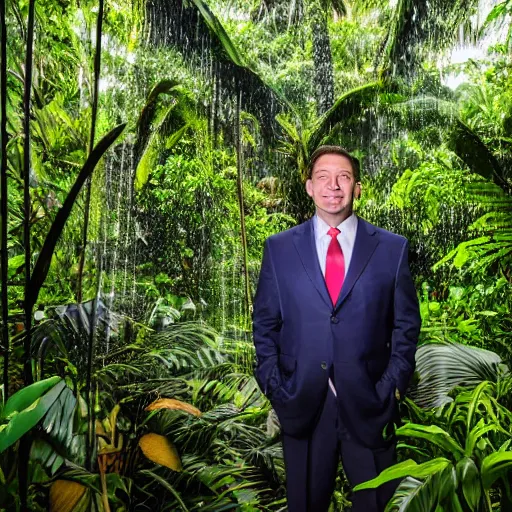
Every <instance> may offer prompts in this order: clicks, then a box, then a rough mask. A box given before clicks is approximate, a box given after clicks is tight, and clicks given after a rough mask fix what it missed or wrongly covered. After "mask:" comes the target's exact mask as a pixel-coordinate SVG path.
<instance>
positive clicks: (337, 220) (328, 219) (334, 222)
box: [316, 209, 353, 228]
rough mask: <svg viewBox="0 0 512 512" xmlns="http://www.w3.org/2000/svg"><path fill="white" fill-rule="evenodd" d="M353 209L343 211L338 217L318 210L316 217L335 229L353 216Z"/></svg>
mask: <svg viewBox="0 0 512 512" xmlns="http://www.w3.org/2000/svg"><path fill="white" fill-rule="evenodd" d="M352 213H353V212H352V209H350V210H347V211H343V212H341V213H339V214H337V215H331V214H329V213H326V212H324V211H321V210H318V209H317V210H316V215H317V216H318V217H320V218H321V219H322V220H323V221H324V222H325V223H326V224H328V225H329V226H331V227H333V228H335V227H336V226H339V225H340V224H341V223H342V222H343V221H345V220H347V219H348V218H349V217H350V216H351V215H352Z"/></svg>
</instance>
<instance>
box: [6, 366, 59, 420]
mask: <svg viewBox="0 0 512 512" xmlns="http://www.w3.org/2000/svg"><path fill="white" fill-rule="evenodd" d="M61 380H62V379H61V378H60V377H59V376H58V375H55V376H54V377H50V378H48V379H44V380H40V381H38V382H34V383H33V384H30V386H27V387H25V388H23V389H20V390H19V391H17V392H16V393H14V395H12V396H11V397H10V398H9V400H7V403H6V404H5V407H4V408H3V410H2V413H1V415H0V419H2V420H6V419H7V420H8V419H9V418H10V417H11V416H12V415H13V414H16V413H19V412H21V411H23V410H24V409H26V408H27V407H29V406H31V405H32V404H33V403H34V402H35V401H36V400H37V399H38V398H39V397H40V396H41V395H43V394H44V393H46V392H47V391H48V390H49V389H51V388H52V387H53V386H55V385H56V384H57V383H58V382H59V381H61Z"/></svg>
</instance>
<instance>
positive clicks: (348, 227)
mask: <svg viewBox="0 0 512 512" xmlns="http://www.w3.org/2000/svg"><path fill="white" fill-rule="evenodd" d="M331 227H334V226H329V224H327V223H326V222H325V221H324V220H322V219H321V218H320V217H319V216H318V215H315V216H314V217H313V229H314V231H315V243H316V253H317V255H318V263H320V268H321V269H322V274H323V276H324V277H325V262H326V259H327V249H328V248H329V244H330V243H331V240H332V237H331V235H329V234H328V231H329V229H330V228H331ZM336 227H337V228H338V229H339V230H340V232H339V233H338V236H337V237H336V238H337V239H338V242H339V244H340V246H341V250H342V251H343V258H344V260H345V276H346V275H347V271H348V267H349V265H350V260H351V259H352V252H353V251H354V242H355V241H356V233H357V217H356V216H355V214H354V213H353V214H352V215H351V216H350V217H347V218H346V219H345V220H344V221H343V222H342V223H341V224H338V225H337V226H336ZM329 387H330V388H331V391H332V393H333V394H334V396H336V397H337V396H338V395H337V393H336V389H335V387H334V384H333V382H332V380H331V379H330V378H329Z"/></svg>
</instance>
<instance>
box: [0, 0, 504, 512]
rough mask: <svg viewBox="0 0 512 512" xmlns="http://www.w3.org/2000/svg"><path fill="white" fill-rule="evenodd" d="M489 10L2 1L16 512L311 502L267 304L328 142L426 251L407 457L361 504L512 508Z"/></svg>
mask: <svg viewBox="0 0 512 512" xmlns="http://www.w3.org/2000/svg"><path fill="white" fill-rule="evenodd" d="M478 9H479V6H478V3H477V2H474V1H472V0H452V1H448V2H447V1H433V2H429V3H428V5H427V4H426V3H425V2H423V1H420V0H398V1H397V2H382V1H380V0H357V1H353V2H348V1H342V0H336V1H334V0H333V1H324V0H300V1H299V0H297V1H295V2H287V1H283V0H251V1H250V2H246V1H241V0H189V1H186V2H185V1H181V0H166V1H165V2H162V1H157V0H147V1H146V0H138V1H137V2H131V1H127V0H118V1H117V2H115V3H111V2H103V1H102V0H85V1H82V0H81V1H80V2H78V1H75V0H65V1H61V0H45V1H40V0H26V1H19V0H7V1H6V2H2V5H1V9H0V31H1V34H2V47H1V48H0V50H1V51H0V60H1V62H0V85H1V88H0V96H1V98H0V99H1V109H0V115H1V123H0V137H1V148H0V150H1V160H0V163H1V179H0V206H1V209H0V220H1V226H0V233H1V255H2V259H1V262H0V264H1V272H2V274H1V275H2V290H1V293H2V300H1V309H2V319H1V323H2V331H1V355H2V363H1V366H2V370H3V372H2V374H3V381H2V388H1V389H2V401H1V403H0V453H1V458H0V510H5V511H9V512H10V511H18V510H22V511H26V510H31V511H38V510H40V511H44V510H51V511H55V512H62V511H69V512H71V511H75V512H79V511H86V510H95V511H105V512H108V511H120V512H121V511H139V510H140V511H142V510H152V511H157V510H158V511H160V510H161V511H166V510H168V511H176V510H182V511H193V510H204V511H212V512H213V511H222V510H241V511H246V512H249V511H253V510H269V511H271V510H273V511H278V510H286V499H285V489H284V466H283V456H282V448H281V444H280V439H279V433H280V427H279V423H278V421H277V418H276V416H275V414H274V412H273V411H272V409H271V407H270V404H269V402H268V401H267V399H266V398H265V397H264V396H263V394H262V393H261V391H260V390H259V388H258V386H257V384H256V382H255V379H254V376H253V365H254V357H255V355H254V349H253V346H252V343H251V335H250V312H251V300H252V293H253V292H254V287H255V284H256V282H257V277H258V271H259V264H260V258H261V250H262V247H263V243H264V241H265V239H266V238H267V237H268V236H270V235H272V234H274V233H276V232H279V231H282V230H284V229H287V228H289V227H291V226H293V225H295V224H297V223H299V222H301V221H303V220H304V219H305V218H307V217H308V216H310V215H311V213H312V206H311V203H310V201H309V198H308V197H307V196H306V194H305V191H304V180H305V177H306V168H307V161H308V158H309V155H310V154H311V152H312V151H313V150H314V148H315V147H316V146H318V145H319V144H321V143H335V144H341V145H343V146H345V147H347V149H349V150H351V151H354V153H355V154H356V155H357V156H358V157H359V158H360V160H361V162H362V187H363V196H362V198H361V199H360V200H359V201H358V202H357V205H356V207H357V212H358V214H359V215H361V216H362V217H364V218H366V219H368V220H369V221H371V222H373V223H375V224H377V225H379V226H381V227H383V228H386V229H390V230H392V231H394V232H397V233H400V234H402V235H404V236H406V237H407V238H408V239H409V242H410V248H411V254H410V258H409V259H410V262H411V269H412V271H413V275H414V278H415V280H416V284H417V289H418V296H419V299H420V307H421V316H422V322H423V325H422V331H421V335H420V340H419V349H418V353H417V372H416V375H415V378H414V381H413V382H412V383H411V386H410V389H409V394H408V398H407V399H406V401H405V402H404V403H403V404H401V408H402V416H403V418H404V422H403V424H402V425H401V426H397V429H396V435H397V437H398V439H399V463H398V464H397V465H396V466H394V467H392V468H389V469H388V470H386V471H384V472H383V473H382V474H381V475H379V477H377V478H376V479H375V480H374V481H371V482H367V483H365V484H362V485H361V486H360V487H361V488H362V487H371V486H376V485H379V484H380V483H383V482H385V481H387V480H390V479H395V478H402V479H403V480H402V483H401V485H400V487H399V489H398V491H397V493H396V494H395V496H394V497H393V500H392V501H391V502H390V504H389V505H388V509H387V510H388V511H395V510H396V511H398V510H400V511H410V512H412V511H421V512H441V511H445V512H446V511H454V512H460V511H463V512H468V511H471V512H483V511H485V512H490V511H491V510H492V511H497V510H499V511H501V512H507V511H508V510H511V509H512V508H511V507H512V447H511V443H512V437H511V435H512V434H511V431H512V400H511V396H512V395H511V391H512V379H511V374H510V369H511V368H512V349H511V348H510V343H509V340H510V332H512V320H511V312H512V293H511V287H512V273H511V268H512V213H511V212H512V197H511V193H512V174H511V169H512V92H511V91H512V60H511V57H510V45H511V34H512V29H511V26H512V25H510V13H511V12H512V7H511V5H510V1H509V0H504V1H503V2H497V3H496V4H495V6H494V7H493V8H492V10H490V12H485V13H483V12H481V11H478ZM475 20H477V21H476V22H475ZM478 23H480V25H478ZM497 31H498V32H499V33H500V34H501V38H500V37H496V38H495V41H494V42H493V43H492V44H491V45H490V46H489V45H487V47H486V53H485V55H483V56H480V57H478V58H471V59H468V60H465V61H464V62H463V63H459V64H458V63H455V59H454V58H450V52H451V51H452V50H453V49H454V48H455V47H456V46H457V44H458V45H461V44H466V45H471V44H472V43H475V42H481V41H484V40H485V38H486V37H488V35H489V33H493V32H497ZM457 77H459V78H461V79H462V83H461V84H460V85H459V86H457V87H454V86H449V84H450V79H453V78H457ZM86 219H87V220H86ZM349 504H350V489H349V486H348V484H347V482H346V480H345V478H344V476H343V473H342V471H341V470H340V474H339V478H338V480H337V483H336V490H335V493H334V496H333V500H332V506H331V509H332V511H333V512H334V511H337V510H344V509H346V508H347V507H348V506H349Z"/></svg>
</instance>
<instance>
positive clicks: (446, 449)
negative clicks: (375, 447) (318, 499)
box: [354, 381, 512, 512]
mask: <svg viewBox="0 0 512 512" xmlns="http://www.w3.org/2000/svg"><path fill="white" fill-rule="evenodd" d="M509 386H510V382H509ZM496 389H497V388H496V386H495V385H494V384H491V383H489V382H487V381H484V382H482V383H480V384H479V385H478V386H477V387H476V388H475V389H474V390H472V391H460V392H459V393H458V394H457V395H456V396H455V398H454V401H453V402H452V403H451V404H449V405H447V406H445V407H442V408H440V409H438V410H437V411H436V412H435V414H432V413H431V414H428V420H429V421H430V424H429V425H421V424H415V423H407V424H405V425H404V426H402V427H400V428H399V429H397V430H396V435H397V436H398V437H399V438H402V437H403V438H406V439H407V442H406V443H404V444H403V445H402V448H405V449H407V450H409V451H412V452H413V453H414V454H415V456H416V457H417V458H419V459H420V460H422V461H424V462H421V463H420V464H418V463H417V462H416V461H415V460H413V459H408V460H405V461H403V462H400V463H398V464H396V465H394V466H392V467H390V468H388V469H386V470H384V471H383V472H382V473H381V474H380V475H379V476H378V477H376V478H375V479H373V480H370V481H369V482H365V483H364V484H360V485H358V486H356V487H355V489H354V490H355V491H357V490H362V489H369V488H374V487H378V486H379V485H381V484H383V483H385V482H389V481H391V480H395V479H402V478H406V479H405V480H404V482H403V483H401V484H400V485H399V487H398V489H397V491H396V493H395V495H394V497H393V498H392V500H391V501H390V502H389V504H388V506H387V508H386V510H387V511H391V510H404V511H405V510H421V511H432V512H434V511H436V510H439V507H442V510H448V511H462V510H466V509H467V510H471V511H473V512H477V511H491V510H493V509H494V508H496V505H497V504H498V503H499V504H500V505H501V507H502V510H507V507H508V506H510V496H511V494H510V492H511V489H510V480H509V475H510V473H511V472H512V452H511V451H510V444H511V442H512V438H511V435H510V422H511V420H512V413H511V412H510V411H509V410H508V409H506V408H505V407H503V406H501V405H500V404H499V403H498V402H497V400H496ZM425 419H427V418H425ZM439 424H441V425H442V426H439ZM411 441H412V442H414V443H415V445H411Z"/></svg>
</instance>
